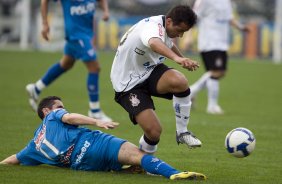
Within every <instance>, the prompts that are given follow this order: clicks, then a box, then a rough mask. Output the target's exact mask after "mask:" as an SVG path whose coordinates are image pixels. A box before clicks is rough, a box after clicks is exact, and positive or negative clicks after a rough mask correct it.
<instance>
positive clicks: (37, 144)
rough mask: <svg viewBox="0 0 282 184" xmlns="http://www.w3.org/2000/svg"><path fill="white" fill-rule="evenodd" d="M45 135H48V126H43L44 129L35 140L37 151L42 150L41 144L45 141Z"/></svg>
mask: <svg viewBox="0 0 282 184" xmlns="http://www.w3.org/2000/svg"><path fill="white" fill-rule="evenodd" d="M45 134H46V125H44V124H43V125H42V129H41V130H40V132H39V133H38V135H37V137H36V138H35V139H34V143H35V148H36V150H37V151H39V150H40V147H41V143H42V142H43V140H44V139H45Z"/></svg>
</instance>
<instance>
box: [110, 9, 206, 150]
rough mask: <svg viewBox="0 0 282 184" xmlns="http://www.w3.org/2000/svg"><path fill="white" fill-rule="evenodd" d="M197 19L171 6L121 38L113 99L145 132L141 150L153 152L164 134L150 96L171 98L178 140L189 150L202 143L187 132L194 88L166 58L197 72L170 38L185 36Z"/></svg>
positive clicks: (113, 67) (142, 21) (135, 26)
mask: <svg viewBox="0 0 282 184" xmlns="http://www.w3.org/2000/svg"><path fill="white" fill-rule="evenodd" d="M196 21H197V16H196V14H195V13H194V12H193V10H192V9H191V8H190V7H189V6H186V5H178V6H175V7H174V8H172V9H171V10H170V11H168V13H167V14H166V15H159V16H152V17H149V18H145V19H143V20H141V21H139V22H138V23H136V24H135V25H133V26H132V27H131V28H130V29H129V30H128V31H127V32H126V33H125V34H124V36H123V37H122V38H121V41H120V43H119V46H118V48H117V52H116V55H115V58H114V61H113V65H112V69H111V81H112V84H113V88H114V90H115V100H116V102H117V103H119V104H120V105H121V106H122V107H123V108H124V109H125V110H126V111H127V112H128V114H129V117H130V120H131V121H132V123H133V124H134V125H136V124H138V125H139V126H140V127H141V128H142V130H143V132H144V134H143V135H142V136H141V138H140V141H139V145H140V149H141V150H143V151H145V152H147V153H151V154H153V153H155V152H156V151H157V145H158V143H159V141H160V135H161V132H162V127H161V122H160V120H159V118H158V117H157V114H156V113H155V106H154V102H153V99H152V96H155V97H160V98H165V99H169V100H172V102H173V108H174V112H175V119H176V142H177V143H178V144H179V143H181V144H186V145H187V146H188V147H189V148H195V147H200V146H201V145H202V143H201V141H200V140H199V139H198V138H197V137H196V136H195V135H194V134H193V133H192V132H191V131H189V130H188V129H187V125H188V123H189V119H190V108H191V100H190V96H189V95H190V88H189V85H188V81H187V79H186V77H185V75H183V74H182V73H181V72H179V71H177V70H175V69H172V68H169V67H168V66H166V65H165V64H163V63H164V61H165V59H166V58H169V59H171V60H172V61H173V62H175V63H177V64H179V65H180V66H182V67H183V68H185V69H187V70H189V71H194V70H196V69H197V68H198V67H199V65H198V63H197V62H195V61H193V60H191V59H189V58H186V57H185V56H184V55H182V54H181V52H180V51H179V49H178V48H177V46H176V45H175V44H174V43H173V41H172V39H173V38H177V37H182V36H183V34H184V32H186V31H188V30H189V29H190V28H192V27H193V26H194V24H196Z"/></svg>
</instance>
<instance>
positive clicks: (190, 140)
mask: <svg viewBox="0 0 282 184" xmlns="http://www.w3.org/2000/svg"><path fill="white" fill-rule="evenodd" d="M162 68H163V69H161V68H160V69H159V68H158V69H157V70H160V71H161V70H164V71H165V72H163V73H162V75H161V77H160V78H159V80H158V82H157V85H156V91H157V93H159V94H173V107H174V111H175V118H176V140H177V143H178V144H179V143H184V144H186V145H187V146H188V147H199V146H201V144H202V143H201V141H200V140H199V139H198V138H197V137H196V136H195V135H194V134H193V133H192V132H191V131H189V130H188V129H187V126H188V123H189V119H190V110H191V99H190V96H189V95H190V88H189V86H188V81H187V79H186V77H185V76H184V75H183V74H182V73H180V72H179V71H177V70H174V69H168V70H165V68H164V67H162ZM154 73H158V72H154ZM153 75H155V74H153Z"/></svg>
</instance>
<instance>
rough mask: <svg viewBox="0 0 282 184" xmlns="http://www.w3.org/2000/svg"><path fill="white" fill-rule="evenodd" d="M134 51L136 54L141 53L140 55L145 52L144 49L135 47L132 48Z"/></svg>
mask: <svg viewBox="0 0 282 184" xmlns="http://www.w3.org/2000/svg"><path fill="white" fill-rule="evenodd" d="M134 52H135V53H136V54H138V55H142V56H143V55H144V54H145V51H143V50H141V49H139V48H137V47H136V48H135V49H134Z"/></svg>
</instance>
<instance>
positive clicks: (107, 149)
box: [72, 131, 126, 171]
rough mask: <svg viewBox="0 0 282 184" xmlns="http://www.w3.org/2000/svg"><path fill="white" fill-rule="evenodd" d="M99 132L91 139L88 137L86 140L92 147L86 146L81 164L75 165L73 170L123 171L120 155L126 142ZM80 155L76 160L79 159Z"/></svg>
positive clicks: (94, 133) (93, 134)
mask: <svg viewBox="0 0 282 184" xmlns="http://www.w3.org/2000/svg"><path fill="white" fill-rule="evenodd" d="M97 132H98V131H97ZM97 132H93V133H92V135H91V137H89V136H88V138H87V139H86V140H87V141H88V142H89V143H90V144H91V145H90V146H89V147H87V146H86V147H87V149H84V150H86V152H85V153H84V154H83V158H82V159H81V161H80V163H79V164H77V165H73V166H72V168H73V169H76V170H87V171H111V170H112V171H118V170H121V167H122V164H120V163H119V162H118V154H119V150H120V147H121V145H122V144H123V143H125V142H126V141H125V140H123V139H120V138H117V137H115V136H113V135H109V134H106V133H102V132H100V131H99V133H97ZM84 142H85V141H84ZM82 150H83V148H82ZM79 154H81V153H79ZM79 154H77V156H76V158H78V157H79Z"/></svg>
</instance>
